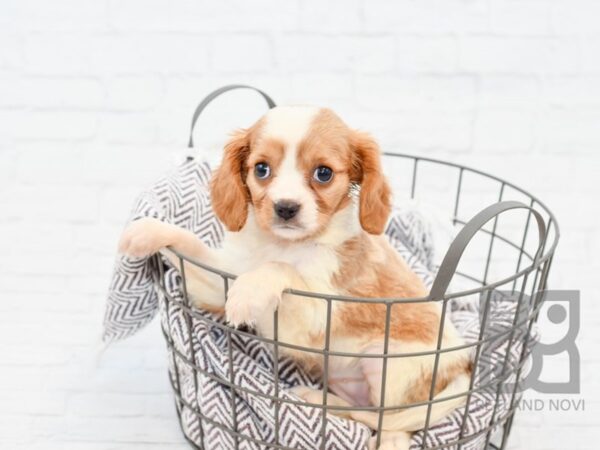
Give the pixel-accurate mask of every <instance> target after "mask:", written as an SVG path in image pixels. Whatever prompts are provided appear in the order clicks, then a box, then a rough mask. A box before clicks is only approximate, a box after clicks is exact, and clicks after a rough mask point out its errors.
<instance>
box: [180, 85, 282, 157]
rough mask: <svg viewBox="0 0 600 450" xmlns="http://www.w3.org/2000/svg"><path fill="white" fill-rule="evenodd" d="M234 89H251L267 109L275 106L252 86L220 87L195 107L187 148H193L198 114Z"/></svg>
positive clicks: (265, 95) (269, 98)
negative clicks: (262, 99)
mask: <svg viewBox="0 0 600 450" xmlns="http://www.w3.org/2000/svg"><path fill="white" fill-rule="evenodd" d="M234 89H251V90H253V91H256V92H258V93H259V94H260V95H261V96H262V98H264V99H265V101H266V102H267V105H268V106H269V109H271V108H273V107H275V106H276V105H275V102H274V101H273V99H272V98H271V97H269V96H268V95H267V94H265V93H264V92H263V91H261V90H260V89H257V88H255V87H253V86H248V85H245V84H229V85H227V86H223V87H220V88H219V89H217V90H215V91H213V92H211V93H210V94H208V95H207V96H206V97H204V100H202V101H201V102H200V104H199V105H198V106H197V107H196V110H195V111H194V115H193V116H192V126H191V128H190V140H189V142H188V147H189V148H193V147H194V126H195V125H196V121H197V120H198V117H200V114H201V113H202V111H204V108H206V107H207V106H208V104H209V103H210V102H212V101H213V100H214V99H215V98H217V97H218V96H219V95H221V94H224V93H225V92H229V91H232V90H234Z"/></svg>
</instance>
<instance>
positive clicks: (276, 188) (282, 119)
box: [211, 106, 390, 241]
mask: <svg viewBox="0 0 600 450" xmlns="http://www.w3.org/2000/svg"><path fill="white" fill-rule="evenodd" d="M354 185H359V186H360V199H359V205H360V206H359V208H360V209H359V217H360V223H361V226H362V227H363V229H365V230H366V231H367V232H369V233H371V234H380V233H382V232H383V229H384V226H385V223H386V220H387V217H388V215H389V213H390V189H389V187H388V184H387V182H386V181H385V178H384V177H383V175H382V173H381V164H380V159H379V148H378V146H377V144H376V143H375V141H374V140H373V139H372V138H371V137H370V136H368V135H366V134H363V133H360V132H358V131H355V130H352V129H350V128H348V127H347V126H346V125H345V124H344V123H343V122H342V121H341V120H340V119H339V118H338V117H337V116H336V115H335V114H334V113H333V112H332V111H330V110H328V109H319V108H313V107H304V106H290V107H276V108H273V109H272V110H270V111H269V112H268V113H267V114H266V115H265V116H264V117H263V118H261V119H260V120H259V121H258V122H257V123H256V124H254V125H253V126H252V127H250V128H249V129H246V130H240V131H238V132H236V133H235V134H234V135H233V137H232V138H231V140H230V141H229V142H228V143H227V145H226V146H225V150H224V158H223V163H222V164H221V166H220V167H219V169H218V170H217V171H216V172H215V175H214V177H213V180H212V183H211V196H212V202H213V208H214V210H215V213H216V214H217V216H218V217H219V219H221V221H222V222H223V223H224V224H225V225H226V226H227V228H228V229H229V230H231V231H239V230H240V229H241V228H242V227H243V226H244V224H245V223H246V219H247V216H248V208H249V205H252V206H253V208H254V212H255V217H256V221H257V223H258V225H259V226H260V227H261V228H262V229H263V230H265V231H267V232H269V233H272V234H273V235H275V236H277V237H278V238H281V239H286V240H292V241H293V240H303V239H307V238H310V237H314V236H316V235H318V234H319V233H321V232H322V231H324V230H325V229H326V228H327V225H328V224H329V222H330V220H331V218H332V217H333V215H334V214H335V213H336V212H337V211H339V210H341V209H343V208H344V207H346V206H347V205H348V204H349V202H350V201H351V197H350V190H351V187H352V186H354Z"/></svg>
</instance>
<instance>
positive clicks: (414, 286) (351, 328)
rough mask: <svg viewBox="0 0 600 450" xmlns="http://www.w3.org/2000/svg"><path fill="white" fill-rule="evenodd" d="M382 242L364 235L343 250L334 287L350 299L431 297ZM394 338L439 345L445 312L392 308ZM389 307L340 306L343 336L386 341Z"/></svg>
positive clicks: (418, 306)
mask: <svg viewBox="0 0 600 450" xmlns="http://www.w3.org/2000/svg"><path fill="white" fill-rule="evenodd" d="M382 239H383V238H381V237H374V236H369V235H366V234H362V235H360V236H358V237H356V238H354V239H350V240H348V241H346V242H345V243H344V244H342V245H341V246H340V247H338V249H337V252H338V255H339V263H340V269H339V271H338V272H337V273H336V274H335V275H334V277H333V284H334V286H335V287H336V288H337V289H338V290H339V291H340V292H344V293H345V294H347V295H351V296H355V297H367V298H388V297H393V298H419V297H423V296H425V295H427V290H426V289H425V286H424V285H423V283H422V282H421V280H420V279H419V277H418V276H417V275H416V274H415V273H414V272H412V271H411V270H410V268H409V267H408V266H407V264H406V262H404V260H402V258H401V257H400V256H399V255H398V254H397V253H396V252H395V251H394V250H393V249H392V248H391V247H390V246H389V244H387V242H385V241H383V240H382ZM390 314H391V316H390V337H391V338H393V339H398V340H403V341H421V342H433V341H434V340H435V338H436V337H437V331H438V326H439V311H438V309H437V308H436V306H435V305H432V304H431V303H429V302H427V303H403V304H394V305H392V306H391V312H390ZM385 315H386V306H385V305H384V304H382V303H344V302H340V305H339V319H340V320H339V328H340V329H339V331H340V332H344V333H348V334H359V335H370V336H379V337H381V336H383V335H384V334H385Z"/></svg>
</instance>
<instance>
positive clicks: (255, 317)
mask: <svg viewBox="0 0 600 450" xmlns="http://www.w3.org/2000/svg"><path fill="white" fill-rule="evenodd" d="M280 300H281V292H278V291H276V290H275V289H273V287H270V286H269V285H268V282H267V281H266V280H265V279H264V277H262V276H259V275H258V274H254V273H252V272H249V273H245V274H242V275H240V276H239V277H238V278H237V279H236V280H235V281H234V282H233V285H232V286H231V288H230V289H229V293H228V294H227V303H225V318H226V319H227V322H229V324H231V325H232V326H234V327H237V326H240V325H250V326H255V325H256V324H257V322H259V321H260V320H261V319H262V318H266V317H267V315H272V314H273V313H274V312H275V309H276V308H277V306H278V305H279V301H280Z"/></svg>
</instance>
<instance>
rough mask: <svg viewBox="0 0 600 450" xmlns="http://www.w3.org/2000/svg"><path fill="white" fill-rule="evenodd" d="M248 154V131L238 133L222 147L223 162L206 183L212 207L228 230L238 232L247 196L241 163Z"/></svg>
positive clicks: (243, 162) (245, 210)
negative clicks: (209, 182) (208, 184)
mask: <svg viewBox="0 0 600 450" xmlns="http://www.w3.org/2000/svg"><path fill="white" fill-rule="evenodd" d="M249 153H250V132H249V130H238V131H236V132H235V133H233V135H232V137H231V139H230V140H229V142H227V144H225V149H224V154H223V162H222V163H221V165H220V166H219V168H218V169H217V171H216V172H215V173H214V175H213V178H212V181H211V184H210V195H211V201H212V207H213V210H214V211H215V214H216V215H217V217H218V218H219V219H220V220H221V222H223V223H224V224H225V226H226V227H227V229H228V230H230V231H240V230H241V229H242V227H243V226H244V224H245V223H246V218H247V217H248V201H249V199H250V193H249V191H248V188H247V187H246V181H245V179H246V168H245V167H244V164H245V163H246V159H247V158H248V154H249Z"/></svg>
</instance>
